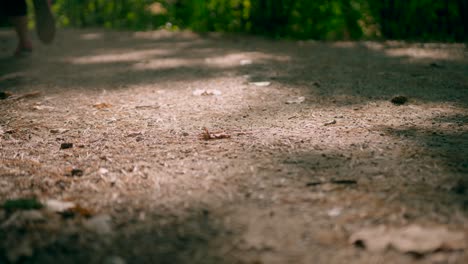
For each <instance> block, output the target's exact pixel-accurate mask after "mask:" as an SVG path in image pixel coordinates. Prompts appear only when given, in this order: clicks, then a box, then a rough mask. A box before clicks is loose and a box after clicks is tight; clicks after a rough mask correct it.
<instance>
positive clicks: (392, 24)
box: [54, 0, 468, 40]
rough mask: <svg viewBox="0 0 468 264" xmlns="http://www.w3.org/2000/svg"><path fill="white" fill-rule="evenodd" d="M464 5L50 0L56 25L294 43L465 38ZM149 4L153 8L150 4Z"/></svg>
mask: <svg viewBox="0 0 468 264" xmlns="http://www.w3.org/2000/svg"><path fill="white" fill-rule="evenodd" d="M467 2H468V1H466V0H439V1H433V0H159V1H155V0H113V1H109V0H55V4H54V10H55V12H56V14H57V15H58V18H59V22H60V23H61V24H62V25H63V26H73V27H96V26H104V27H107V28H117V29H121V28H125V29H134V30H146V29H155V28H160V27H168V28H171V29H178V28H189V29H192V30H195V31H199V32H207V31H221V32H246V33H254V34H263V35H269V36H272V37H281V38H296V39H310V38H313V39H361V38H375V37H380V36H381V37H386V38H403V39H408V38H409V39H413V38H417V39H445V40H463V39H467V35H468V34H467V33H468V25H467V24H468V22H467V16H468V15H467V14H468V4H467ZM155 4H156V5H155Z"/></svg>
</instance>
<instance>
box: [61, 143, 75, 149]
mask: <svg viewBox="0 0 468 264" xmlns="http://www.w3.org/2000/svg"><path fill="white" fill-rule="evenodd" d="M69 148H73V143H62V144H60V149H69Z"/></svg>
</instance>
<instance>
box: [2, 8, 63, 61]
mask: <svg viewBox="0 0 468 264" xmlns="http://www.w3.org/2000/svg"><path fill="white" fill-rule="evenodd" d="M33 4H34V14H35V21H36V31H37V35H38V37H39V39H40V40H41V41H42V42H43V43H44V44H50V43H51V42H52V41H53V40H54V36H55V20H54V17H53V15H52V11H51V0H33ZM0 15H2V16H7V17H8V18H9V19H10V21H11V23H12V25H13V27H14V29H15V32H16V35H17V37H18V46H17V47H16V50H15V53H14V56H15V57H20V56H23V55H27V54H30V53H31V52H32V49H33V45H32V41H31V37H30V36H29V31H28V16H27V15H28V6H27V4H26V0H0Z"/></svg>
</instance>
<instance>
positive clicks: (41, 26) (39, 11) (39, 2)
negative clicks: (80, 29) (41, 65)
mask: <svg viewBox="0 0 468 264" xmlns="http://www.w3.org/2000/svg"><path fill="white" fill-rule="evenodd" d="M33 3H34V11H35V18H36V30H37V35H38V36H39V39H40V40H41V41H42V42H43V43H44V44H50V43H51V42H52V41H53V40H54V37H55V19H54V16H53V15H52V11H51V9H50V0H33Z"/></svg>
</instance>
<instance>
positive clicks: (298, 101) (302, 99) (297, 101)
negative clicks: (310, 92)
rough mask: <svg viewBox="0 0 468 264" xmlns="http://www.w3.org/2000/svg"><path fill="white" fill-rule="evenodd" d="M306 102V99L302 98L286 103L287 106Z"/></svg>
mask: <svg viewBox="0 0 468 264" xmlns="http://www.w3.org/2000/svg"><path fill="white" fill-rule="evenodd" d="M304 101H305V97H304V96H300V97H297V98H293V99H290V100H288V101H286V104H301V103H303V102H304Z"/></svg>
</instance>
